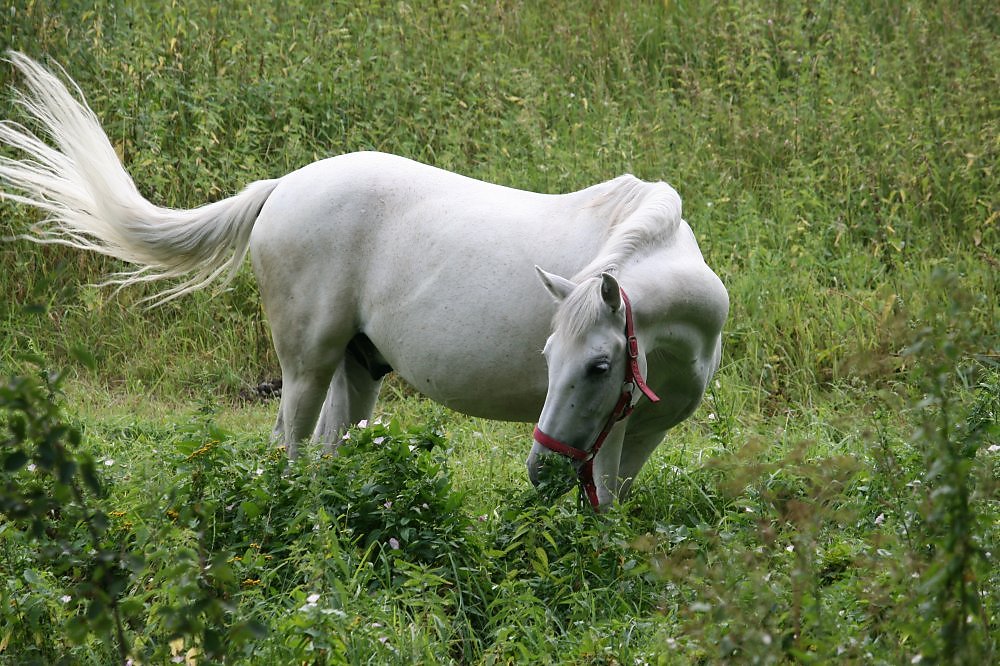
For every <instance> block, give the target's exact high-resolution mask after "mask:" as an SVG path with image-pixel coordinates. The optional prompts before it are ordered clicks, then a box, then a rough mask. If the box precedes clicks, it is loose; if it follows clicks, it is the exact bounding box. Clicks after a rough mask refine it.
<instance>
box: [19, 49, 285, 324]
mask: <svg viewBox="0 0 1000 666" xmlns="http://www.w3.org/2000/svg"><path fill="white" fill-rule="evenodd" d="M7 57H8V59H9V62H11V63H12V64H13V65H14V66H15V67H16V68H17V69H18V70H19V71H20V73H21V75H22V76H23V78H24V81H25V84H26V86H25V87H26V91H23V92H18V93H16V98H15V99H16V102H17V103H18V105H20V106H21V107H22V108H23V109H24V110H25V111H26V112H27V114H28V115H29V116H31V117H32V119H33V120H34V121H36V122H37V124H38V126H39V127H40V128H41V129H42V130H43V132H44V134H45V135H47V136H48V138H49V139H51V141H52V143H53V144H54V145H55V146H56V148H54V147H52V146H50V145H48V144H47V143H45V142H44V141H42V140H41V139H40V138H38V136H36V135H35V134H33V133H32V132H31V131H30V130H28V129H27V128H25V127H24V126H23V125H20V124H17V123H14V122H11V121H2V122H0V145H3V144H6V145H7V146H10V147H12V148H15V149H17V150H19V151H20V152H21V153H23V154H24V155H25V156H26V157H25V158H24V159H20V160H15V159H11V158H9V157H6V156H3V155H0V198H3V199H10V200H12V201H17V202H20V203H24V204H28V205H30V206H34V207H35V208H38V209H40V210H41V211H43V212H44V213H46V214H47V217H46V218H45V219H44V220H42V221H41V222H38V223H37V224H35V225H34V226H33V227H32V228H31V233H29V234H22V235H19V236H17V237H16V238H23V239H27V240H31V241H34V242H36V243H57V244H61V245H68V246H70V247H75V248H80V249H83V250H91V251H94V252H99V253H101V254H105V255H109V256H112V257H116V258H118V259H121V260H124V261H126V262H129V263H131V264H134V265H135V266H136V268H135V269H134V270H130V271H124V272H121V273H116V274H114V275H112V276H111V277H110V279H109V280H108V281H107V282H105V284H119V285H121V286H126V285H130V284H135V283H138V282H148V281H152V280H160V279H164V278H184V279H183V280H182V281H181V282H180V283H179V284H176V285H174V286H172V287H169V288H168V289H165V290H163V291H161V292H159V293H157V294H155V295H153V296H150V297H148V298H147V299H145V300H147V301H156V302H157V304H160V303H165V302H167V301H169V300H171V299H173V298H176V297H178V296H181V295H183V294H186V293H188V292H191V291H194V290H196V289H200V288H202V287H204V286H206V285H208V284H209V283H211V282H214V281H216V280H217V279H219V278H220V277H222V276H224V280H223V284H225V283H228V282H229V281H230V280H232V278H233V277H234V276H235V274H236V271H237V270H238V269H239V267H240V264H241V263H242V261H243V258H244V257H245V256H246V253H247V250H248V248H249V245H250V232H251V230H252V229H253V225H254V222H255V221H256V219H257V216H258V214H259V213H260V210H261V208H262V207H263V205H264V202H265V201H266V200H267V198H268V196H269V195H270V194H271V192H272V191H273V190H274V188H275V186H276V185H277V184H278V182H279V181H278V180H261V181H257V182H255V183H252V184H250V185H249V186H248V187H247V188H246V189H245V190H243V192H241V193H240V194H237V195H236V196H233V197H230V198H228V199H224V200H222V201H218V202H216V203H212V204H208V205H206V206H202V207H199V208H194V209H191V210H177V209H171V208H161V207H159V206H155V205H153V204H152V203H150V202H149V201H148V200H146V199H145V198H144V197H143V196H142V195H141V194H139V191H138V189H136V186H135V183H134V182H133V181H132V178H131V177H130V176H129V175H128V173H126V171H125V168H124V166H122V163H121V160H120V159H119V158H118V155H117V154H116V153H115V150H114V147H113V146H112V145H111V142H110V140H109V139H108V137H107V135H106V134H105V133H104V130H103V129H102V128H101V125H100V122H99V121H98V119H97V116H96V115H95V114H94V112H93V111H92V110H91V109H90V107H88V106H87V104H86V101H84V100H83V95H82V93H81V92H80V89H79V87H77V86H76V84H75V83H72V81H70V83H71V84H72V86H73V88H74V89H75V91H76V95H75V96H74V95H73V94H72V93H70V91H69V89H68V88H67V86H66V85H65V84H64V83H63V82H62V80H60V79H59V78H57V77H56V76H55V75H54V74H53V73H52V72H50V71H49V70H47V69H46V68H44V67H42V66H41V65H40V64H38V63H37V62H35V61H33V60H32V59H30V58H28V57H27V56H25V55H23V54H21V53H17V52H13V51H11V52H8V53H7ZM67 79H68V77H67Z"/></svg>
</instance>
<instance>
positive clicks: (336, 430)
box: [313, 340, 389, 451]
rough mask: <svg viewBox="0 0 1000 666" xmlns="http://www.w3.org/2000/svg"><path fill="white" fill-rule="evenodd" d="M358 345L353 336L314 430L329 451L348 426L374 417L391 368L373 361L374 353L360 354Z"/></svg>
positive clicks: (314, 435)
mask: <svg viewBox="0 0 1000 666" xmlns="http://www.w3.org/2000/svg"><path fill="white" fill-rule="evenodd" d="M354 347H355V345H354V341H353V340H352V344H350V345H348V350H347V354H346V355H345V356H344V359H343V360H342V361H341V363H340V365H339V366H337V370H336V371H335V372H334V373H333V379H332V381H331V382H330V388H329V390H328V391H327V393H326V400H325V401H324V402H323V410H322V412H321V413H320V417H319V421H318V422H317V424H316V429H315V431H314V432H313V439H314V440H316V441H320V442H323V444H324V448H326V449H327V450H328V451H329V450H332V449H333V447H334V445H335V444H336V443H337V442H338V441H339V440H340V438H341V437H342V436H343V434H344V433H345V432H346V431H347V429H348V428H350V427H351V426H354V425H357V424H359V423H361V422H362V421H364V420H366V419H370V418H371V415H372V411H373V410H374V409H375V401H376V400H377V399H378V394H379V390H380V389H381V387H382V377H383V376H384V375H385V374H386V373H387V372H388V371H389V368H388V366H386V365H378V364H374V363H372V358H371V357H370V356H368V357H366V356H362V355H360V354H358V353H357V352H356V350H355V348H354Z"/></svg>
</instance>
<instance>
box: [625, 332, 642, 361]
mask: <svg viewBox="0 0 1000 666" xmlns="http://www.w3.org/2000/svg"><path fill="white" fill-rule="evenodd" d="M625 342H626V343H627V345H628V357H629V358H630V359H633V360H635V359H637V358H639V341H638V340H636V338H635V336H634V335H630V336H628V337H627V338H626V339H625Z"/></svg>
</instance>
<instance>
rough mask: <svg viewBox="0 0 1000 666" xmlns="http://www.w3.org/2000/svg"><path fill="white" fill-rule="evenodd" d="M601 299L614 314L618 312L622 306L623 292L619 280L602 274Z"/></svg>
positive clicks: (607, 274)
mask: <svg viewBox="0 0 1000 666" xmlns="http://www.w3.org/2000/svg"><path fill="white" fill-rule="evenodd" d="M601 298H603V299H604V302H605V303H606V304H607V306H608V307H609V308H611V311H612V312H618V310H619V309H620V308H621V306H622V290H621V287H619V286H618V280H616V279H615V277H614V276H613V275H611V274H610V273H601Z"/></svg>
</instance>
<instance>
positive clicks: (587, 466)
mask: <svg viewBox="0 0 1000 666" xmlns="http://www.w3.org/2000/svg"><path fill="white" fill-rule="evenodd" d="M621 295H622V304H623V305H624V306H625V343H626V344H625V347H626V352H627V354H628V365H627V366H626V368H625V382H624V383H623V384H622V392H621V395H620V396H618V402H617V403H615V408H614V410H612V412H611V415H610V416H609V417H608V420H607V421H605V423H604V427H603V428H602V429H601V432H600V434H599V435H597V439H596V440H595V441H594V445H593V446H591V447H590V450H589V451H584V450H583V449H578V448H576V447H575V446H570V445H569V444H566V443H565V442H562V441H560V440H558V439H556V438H555V437H552V436H550V435H547V434H545V433H544V432H542V430H541V428H539V427H538V426H537V425H536V426H535V433H534V437H535V441H536V442H538V443H539V444H541V445H542V446H544V447H545V448H547V449H549V450H550V451H552V452H554V453H558V454H560V455H563V456H566V457H567V458H572V459H573V460H575V461H577V462H580V463H583V464H582V465H580V468H579V469H578V470H577V477H578V478H579V479H580V486H581V487H582V488H583V492H584V494H586V496H587V500H589V501H590V505H591V506H592V507H593V508H595V509H596V508H597V507H598V500H597V484H596V483H595V482H594V458H595V457H596V456H597V452H598V451H600V450H601V447H602V446H603V445H604V440H606V439H607V438H608V435H609V434H611V430H612V429H613V428H614V427H615V424H616V423H618V422H619V421H621V420H622V419H625V418H628V415H629V414H631V413H632V409H633V408H634V407H635V405H634V404H633V401H632V400H633V394H634V391H635V389H636V388H638V389H639V391H641V392H642V394H643V395H645V396H646V397H647V398H649V400H650V402H659V400H660V398H659V396H657V395H656V394H655V393H654V392H653V390H652V389H651V388H649V386H647V385H646V381H645V380H644V379H643V378H642V370H641V369H640V368H639V341H638V340H637V339H636V337H635V323H634V322H633V320H632V304H631V303H630V302H629V300H628V296H627V295H626V294H625V290H624V289H622V290H621Z"/></svg>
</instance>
